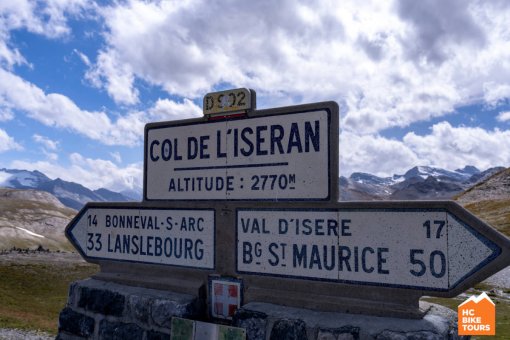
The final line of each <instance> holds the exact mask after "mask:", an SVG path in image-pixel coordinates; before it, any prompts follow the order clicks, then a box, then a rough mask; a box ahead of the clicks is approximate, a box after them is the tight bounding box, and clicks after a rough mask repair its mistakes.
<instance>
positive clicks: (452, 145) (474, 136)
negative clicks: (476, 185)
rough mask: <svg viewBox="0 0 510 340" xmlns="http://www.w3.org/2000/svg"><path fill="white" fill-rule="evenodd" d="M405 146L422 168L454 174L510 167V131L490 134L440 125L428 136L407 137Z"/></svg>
mask: <svg viewBox="0 0 510 340" xmlns="http://www.w3.org/2000/svg"><path fill="white" fill-rule="evenodd" d="M403 142H404V144H405V145H407V146H408V147H409V148H410V149H411V150H413V152H414V153H415V154H416V155H417V157H418V159H420V160H421V161H422V162H421V163H422V164H430V165H436V166H439V167H443V168H445V169H450V170H453V169H455V168H457V167H459V166H462V165H474V166H476V167H478V168H479V169H486V168H488V167H491V166H496V165H502V166H509V165H510V152H508V150H510V130H499V129H495V130H493V131H487V130H484V129H482V128H478V127H453V126H451V125H450V123H448V122H441V123H438V124H435V125H434V126H433V127H432V130H431V133H430V134H429V135H425V136H419V135H416V134H415V133H413V132H410V133H408V134H407V135H406V136H405V137H404V139H403Z"/></svg>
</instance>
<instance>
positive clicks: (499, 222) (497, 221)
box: [464, 199, 510, 237]
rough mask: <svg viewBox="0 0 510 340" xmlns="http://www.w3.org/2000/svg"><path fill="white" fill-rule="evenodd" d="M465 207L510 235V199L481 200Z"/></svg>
mask: <svg viewBox="0 0 510 340" xmlns="http://www.w3.org/2000/svg"><path fill="white" fill-rule="evenodd" d="M464 207H465V208H466V209H468V210H469V211H471V213H473V214H474V215H475V216H477V217H479V218H481V219H483V220H485V221H486V222H487V223H488V224H490V225H491V226H493V227H494V228H496V229H497V230H499V231H500V232H502V233H503V234H505V235H506V236H508V237H510V199H499V200H487V201H480V202H475V203H469V204H466V205H465V206H464Z"/></svg>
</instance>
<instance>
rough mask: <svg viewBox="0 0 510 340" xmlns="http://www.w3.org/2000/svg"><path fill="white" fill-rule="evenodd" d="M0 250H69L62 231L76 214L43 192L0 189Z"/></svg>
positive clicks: (69, 247)
mask: <svg viewBox="0 0 510 340" xmlns="http://www.w3.org/2000/svg"><path fill="white" fill-rule="evenodd" d="M0 206H1V209H0V250H7V249H11V248H13V247H16V248H22V249H27V248H30V249H36V248H38V247H39V246H42V247H43V248H45V249H51V250H72V246H71V245H70V244H69V242H68V241H67V239H66V238H65V235H64V229H65V227H66V225H67V224H68V223H69V221H70V220H71V219H72V218H73V217H74V216H75V215H76V211H75V210H73V209H70V208H68V207H66V206H64V205H63V204H62V203H61V202H60V201H59V199H58V198H56V197H55V196H53V195H51V194H50V193H47V192H44V191H37V190H32V189H7V188H0Z"/></svg>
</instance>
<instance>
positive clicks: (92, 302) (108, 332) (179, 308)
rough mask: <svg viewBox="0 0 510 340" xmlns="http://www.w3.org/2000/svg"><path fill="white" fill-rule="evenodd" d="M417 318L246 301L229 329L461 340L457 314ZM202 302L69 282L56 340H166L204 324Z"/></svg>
mask: <svg viewBox="0 0 510 340" xmlns="http://www.w3.org/2000/svg"><path fill="white" fill-rule="evenodd" d="M420 308H421V309H422V310H426V311H427V312H426V313H425V315H424V317H423V318H421V319H398V318H388V317H377V316H368V315H361V314H345V313H336V312H319V311H315V310H309V309H301V308H293V307H286V306H281V305H274V304H269V303H261V302H251V303H248V304H246V305H244V306H243V307H242V308H241V309H239V310H238V311H237V312H236V314H235V315H234V319H233V322H232V326H234V327H241V328H245V329H246V334H247V340H347V339H378V340H382V339H387V340H389V339H398V340H400V339H416V340H420V339H427V340H429V339H430V340H432V339H462V338H463V337H459V336H458V335H457V313H455V312H454V311H452V310H450V309H448V308H446V307H442V306H439V305H435V304H429V303H425V302H423V303H420ZM206 315H207V313H206V310H205V301H204V300H203V299H199V298H198V297H196V296H193V295H187V294H180V293H174V292H169V291H163V290H155V289H148V288H141V287H132V286H126V285H121V284H118V283H113V282H106V281H101V280H95V279H87V280H83V281H77V282H74V283H73V284H71V286H70V289H69V300H68V303H67V305H66V307H65V308H64V309H63V310H62V312H61V313H60V317H59V329H58V330H59V333H58V336H57V339H123V340H124V339H126V340H128V339H142V340H155V339H168V340H169V339H170V332H171V329H170V326H171V322H172V317H174V316H176V317H181V318H187V319H194V320H204V321H207V320H206Z"/></svg>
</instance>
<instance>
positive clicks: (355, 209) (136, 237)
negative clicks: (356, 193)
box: [66, 89, 510, 319]
mask: <svg viewBox="0 0 510 340" xmlns="http://www.w3.org/2000/svg"><path fill="white" fill-rule="evenodd" d="M255 107H256V102H255V94H254V91H252V90H247V89H237V90H229V91H222V92H219V93H212V94H208V95H207V96H206V97H205V98H204V112H205V114H206V115H205V116H204V117H203V118H200V119H189V120H183V121H174V122H159V123H150V124H147V125H146V127H145V134H144V141H145V143H144V144H145V145H144V192H143V197H144V199H143V201H142V202H140V203H127V204H126V203H89V204H87V205H86V206H85V207H84V208H83V209H82V210H81V211H80V213H79V214H78V215H77V217H76V218H75V219H74V220H73V221H72V222H71V223H70V224H69V225H68V227H67V229H66V235H67V237H68V238H69V240H70V241H71V242H72V244H73V245H74V246H75V247H76V248H77V249H78V251H79V252H80V253H81V255H82V256H83V257H84V258H85V259H86V260H87V261H89V262H94V263H98V264H99V265H100V266H101V272H100V273H98V274H97V275H95V278H97V279H101V280H105V281H115V282H118V283H123V284H128V285H135V286H143V287H146V288H156V289H165V290H171V291H175V292H181V293H188V294H192V295H194V296H198V297H201V298H204V290H205V291H207V288H206V287H207V286H208V280H209V279H210V278H211V277H215V278H216V279H217V280H220V279H221V277H226V278H228V280H230V281H228V282H227V283H229V284H230V286H228V284H227V285H225V287H227V288H225V287H223V288H221V287H222V286H221V282H220V284H218V285H215V287H216V286H217V287H218V288H217V291H218V292H215V294H216V295H215V297H216V298H217V299H218V301H219V302H218V301H216V302H215V304H216V305H217V308H216V309H217V310H216V311H217V313H219V314H221V311H222V310H230V309H231V308H230V307H228V306H231V305H232V306H234V305H236V304H234V303H230V302H229V303H224V300H225V301H227V300H228V299H230V298H233V297H235V298H236V299H237V298H240V297H241V296H242V297H243V299H244V301H242V303H241V304H243V303H248V302H254V301H258V302H269V303H275V304H280V305H286V306H294V307H302V308H311V309H317V310H320V311H337V312H338V311H343V312H354V313H364V314H372V315H383V316H395V317H405V318H409V317H413V318H419V317H421V316H422V314H423V313H422V311H420V310H419V304H418V301H419V298H420V297H421V296H423V295H430V296H440V297H452V296H455V295H457V294H459V293H461V292H463V291H464V290H466V289H467V288H469V287H471V286H473V285H474V284H476V283H477V282H480V281H481V280H483V279H485V278H486V277H488V276H490V275H492V274H494V273H496V272H497V271H499V270H501V269H502V268H505V267H506V266H508V265H509V264H510V241H509V240H508V238H506V237H505V236H503V235H502V234H500V233H499V232H497V231H496V230H494V229H493V228H491V227H490V226H488V225H487V224H485V223H484V222H482V221H480V220H479V219H477V218H476V217H474V216H473V215H471V214H470V213H469V212H467V211H466V210H464V209H463V208H462V207H460V206H459V205H457V204H455V203H454V202H451V201H434V202H420V201H414V202H411V201H409V202H337V200H338V152H339V150H338V136H339V117H338V105H337V104H336V103H334V102H324V103H315V104H306V105H298V106H290V107H283V108H275V109H268V110H255ZM234 286H235V287H237V288H236V289H234V288H228V287H234ZM211 289H212V288H210V287H209V290H211ZM227 293H228V294H227ZM207 295H208V296H209V297H210V296H211V295H212V292H211V291H208V292H207ZM228 301H230V300H228ZM236 301H237V300H236ZM236 303H237V302H236ZM209 304H211V302H209ZM220 305H221V306H220ZM225 306H227V307H225ZM229 313H230V312H228V313H227V314H228V315H223V316H222V317H225V318H227V319H228V318H229V317H230V314H229ZM210 315H214V314H213V313H212V312H210Z"/></svg>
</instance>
